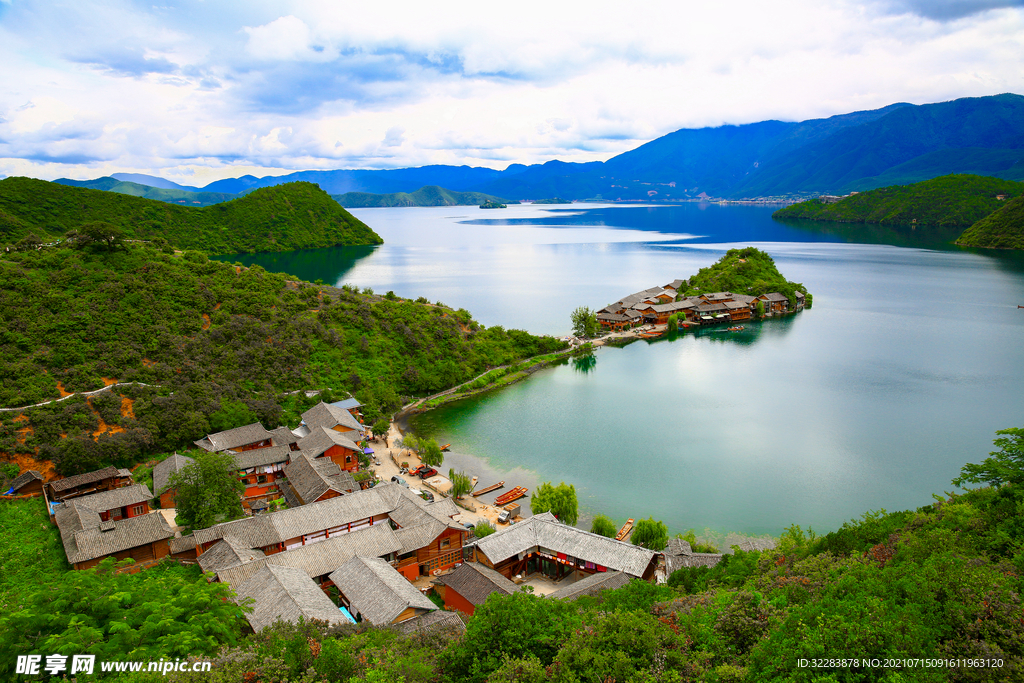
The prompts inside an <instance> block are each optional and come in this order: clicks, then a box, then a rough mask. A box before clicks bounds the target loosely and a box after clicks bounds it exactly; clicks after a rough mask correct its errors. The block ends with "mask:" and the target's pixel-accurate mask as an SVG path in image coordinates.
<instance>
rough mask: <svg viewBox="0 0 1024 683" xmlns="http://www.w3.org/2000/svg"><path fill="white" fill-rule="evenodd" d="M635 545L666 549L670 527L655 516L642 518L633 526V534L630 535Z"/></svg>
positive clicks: (651, 548)
mask: <svg viewBox="0 0 1024 683" xmlns="http://www.w3.org/2000/svg"><path fill="white" fill-rule="evenodd" d="M629 540H630V541H632V542H633V545H638V546H641V547H643V548H647V549H649V550H664V549H665V546H666V545H668V527H667V526H665V523H664V522H662V521H660V520H655V519H654V518H653V517H649V518H648V519H641V520H640V521H639V522H637V523H636V526H634V527H633V534H632V535H631V536H630V537H629Z"/></svg>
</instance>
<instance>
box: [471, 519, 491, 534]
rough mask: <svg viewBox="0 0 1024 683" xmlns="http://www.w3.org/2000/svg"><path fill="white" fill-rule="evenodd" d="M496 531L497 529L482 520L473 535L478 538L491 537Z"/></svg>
mask: <svg viewBox="0 0 1024 683" xmlns="http://www.w3.org/2000/svg"><path fill="white" fill-rule="evenodd" d="M495 531H496V529H495V528H494V527H493V526H491V523H490V522H486V521H484V520H480V522H479V523H478V524H477V525H476V528H475V529H473V535H474V536H476V537H477V538H483V537H484V536H490V535H491V534H493V533H494V532H495Z"/></svg>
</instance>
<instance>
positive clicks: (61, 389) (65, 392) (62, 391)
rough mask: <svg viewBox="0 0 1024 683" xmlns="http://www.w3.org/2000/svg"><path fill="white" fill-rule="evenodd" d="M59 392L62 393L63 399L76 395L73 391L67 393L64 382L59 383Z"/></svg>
mask: <svg viewBox="0 0 1024 683" xmlns="http://www.w3.org/2000/svg"><path fill="white" fill-rule="evenodd" d="M57 391H59V392H60V397H61V398H64V397H65V396H71V395H72V394H73V393H74V392H72V391H65V390H64V383H63V382H57Z"/></svg>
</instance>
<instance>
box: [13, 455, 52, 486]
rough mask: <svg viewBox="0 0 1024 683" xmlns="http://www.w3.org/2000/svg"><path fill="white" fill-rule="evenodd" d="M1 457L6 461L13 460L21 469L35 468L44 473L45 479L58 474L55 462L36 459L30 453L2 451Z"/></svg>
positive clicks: (47, 479)
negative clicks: (54, 465) (54, 466)
mask: <svg viewBox="0 0 1024 683" xmlns="http://www.w3.org/2000/svg"><path fill="white" fill-rule="evenodd" d="M0 459H3V460H4V461H5V462H13V463H14V464H15V465H17V466H18V467H19V468H21V471H22V472H24V471H26V470H35V471H37V472H39V473H40V474H41V475H43V479H44V480H46V481H49V480H50V479H53V478H55V477H56V476H57V471H56V470H55V469H54V468H53V463H52V462H50V461H49V460H36V459H35V458H34V457H33V456H32V455H30V454H28V453H0Z"/></svg>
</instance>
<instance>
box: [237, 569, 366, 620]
mask: <svg viewBox="0 0 1024 683" xmlns="http://www.w3.org/2000/svg"><path fill="white" fill-rule="evenodd" d="M233 587H234V589H235V593H236V594H237V597H236V598H235V599H236V601H237V602H239V603H242V602H244V601H246V600H248V599H251V600H252V612H250V613H248V614H247V615H246V619H248V620H249V625H250V626H252V629H253V631H256V632H259V631H260V630H261V629H263V628H264V627H266V626H270V625H272V624H273V623H274V622H276V621H278V620H282V621H287V622H290V623H293V624H296V623H298V621H299V619H300V618H304V619H305V620H306V621H310V620H314V619H315V620H317V621H325V622H327V623H328V624H333V625H341V624H348V623H352V622H351V621H350V620H349V619H347V618H346V617H345V616H344V614H343V613H342V612H341V611H340V610H339V609H338V608H337V607H336V606H335V605H334V603H333V602H331V599H330V598H328V597H327V596H326V595H325V594H324V592H323V591H322V590H320V587H319V586H317V585H316V583H315V582H314V581H313V580H312V579H311V578H309V577H308V576H307V575H306V573H305V572H303V571H302V570H300V569H293V568H291V567H280V566H276V565H266V566H264V567H261V568H260V570H259V571H258V572H256V573H255V574H254V575H253V576H251V577H250V578H249V579H248V580H246V581H243V582H241V583H239V584H237V585H235V586H233Z"/></svg>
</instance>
